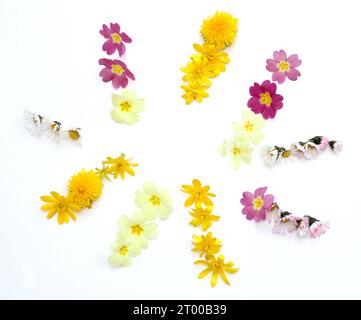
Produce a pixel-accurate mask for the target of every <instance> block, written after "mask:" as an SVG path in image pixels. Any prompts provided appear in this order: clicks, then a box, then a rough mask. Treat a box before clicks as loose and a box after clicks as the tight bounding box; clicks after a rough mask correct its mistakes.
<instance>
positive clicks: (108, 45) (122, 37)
mask: <svg viewBox="0 0 361 320" xmlns="http://www.w3.org/2000/svg"><path fill="white" fill-rule="evenodd" d="M99 33H100V34H101V35H102V36H104V38H106V39H107V41H105V42H104V44H103V50H104V51H105V52H106V53H107V54H109V55H111V54H113V53H114V52H115V51H116V50H118V52H119V55H120V56H122V55H123V54H124V53H125V45H124V43H131V42H132V39H131V38H129V36H128V35H127V34H126V33H125V32H120V26H119V24H118V23H110V28H109V27H108V26H107V25H105V24H103V29H102V30H100V31H99Z"/></svg>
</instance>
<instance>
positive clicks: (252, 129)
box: [232, 110, 266, 144]
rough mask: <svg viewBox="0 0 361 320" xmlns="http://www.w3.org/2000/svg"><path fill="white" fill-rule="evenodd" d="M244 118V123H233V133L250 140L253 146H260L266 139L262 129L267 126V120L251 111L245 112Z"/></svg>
mask: <svg viewBox="0 0 361 320" xmlns="http://www.w3.org/2000/svg"><path fill="white" fill-rule="evenodd" d="M242 117H243V119H242V121H240V122H233V124H232V128H233V131H234V132H235V133H236V134H237V135H240V134H242V135H244V136H245V137H247V138H249V139H250V140H251V142H252V143H253V144H259V143H260V142H261V141H262V140H263V138H264V134H263V132H262V129H263V127H264V126H265V123H266V122H265V120H264V119H263V117H262V116H261V115H259V114H255V113H253V112H252V111H250V110H246V111H243V113H242Z"/></svg>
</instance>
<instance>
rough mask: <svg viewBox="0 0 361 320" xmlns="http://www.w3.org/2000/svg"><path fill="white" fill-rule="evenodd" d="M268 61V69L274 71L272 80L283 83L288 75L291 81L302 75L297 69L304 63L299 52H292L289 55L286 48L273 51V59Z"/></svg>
mask: <svg viewBox="0 0 361 320" xmlns="http://www.w3.org/2000/svg"><path fill="white" fill-rule="evenodd" d="M266 62H267V65H266V69H267V70H268V71H270V72H273V74H272V81H276V82H278V83H283V82H285V80H286V77H287V78H288V79H290V80H291V81H296V80H297V78H298V77H299V76H301V73H300V72H299V71H298V70H297V69H296V68H297V67H299V66H300V65H301V63H302V61H301V60H300V59H298V55H297V54H291V55H290V56H289V57H287V54H286V52H285V51H284V50H280V51H275V52H273V59H267V61H266Z"/></svg>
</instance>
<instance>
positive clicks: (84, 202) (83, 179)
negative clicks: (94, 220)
mask: <svg viewBox="0 0 361 320" xmlns="http://www.w3.org/2000/svg"><path fill="white" fill-rule="evenodd" d="M102 189H103V182H102V180H101V179H100V178H99V176H98V175H97V174H96V173H95V172H94V171H93V170H89V171H85V170H84V169H83V170H82V171H80V172H79V173H77V174H75V175H74V176H72V177H71V178H70V180H69V184H68V191H69V194H71V195H72V196H73V200H74V203H76V204H77V205H79V206H80V207H81V208H91V206H92V204H93V201H95V200H97V199H98V198H99V197H100V196H101V194H102Z"/></svg>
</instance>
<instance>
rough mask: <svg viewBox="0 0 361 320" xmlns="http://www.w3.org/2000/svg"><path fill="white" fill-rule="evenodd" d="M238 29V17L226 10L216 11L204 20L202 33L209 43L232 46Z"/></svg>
mask: <svg viewBox="0 0 361 320" xmlns="http://www.w3.org/2000/svg"><path fill="white" fill-rule="evenodd" d="M237 30H238V19H236V18H234V17H233V16H232V15H231V14H229V13H226V12H218V11H217V12H216V13H215V15H214V16H212V17H209V18H208V19H205V20H204V21H203V24H202V27H201V35H202V37H203V39H204V41H205V42H206V43H208V44H215V45H219V46H223V47H225V46H227V47H228V46H230V45H231V44H232V43H233V41H234V39H235V37H236V35H237Z"/></svg>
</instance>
